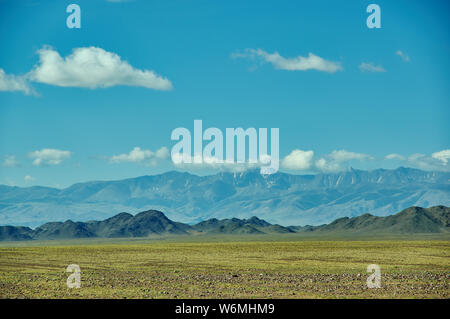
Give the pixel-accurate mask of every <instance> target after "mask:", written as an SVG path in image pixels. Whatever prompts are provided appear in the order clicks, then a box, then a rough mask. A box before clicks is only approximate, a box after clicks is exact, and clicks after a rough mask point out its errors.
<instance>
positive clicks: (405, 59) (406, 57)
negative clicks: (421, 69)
mask: <svg viewBox="0 0 450 319" xmlns="http://www.w3.org/2000/svg"><path fill="white" fill-rule="evenodd" d="M395 54H397V55H398V56H399V57H401V58H402V60H403V61H405V62H409V61H410V60H409V56H408V55H407V54H406V53H404V52H403V51H401V50H397V51H396V52H395Z"/></svg>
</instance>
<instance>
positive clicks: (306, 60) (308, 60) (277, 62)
mask: <svg viewBox="0 0 450 319" xmlns="http://www.w3.org/2000/svg"><path fill="white" fill-rule="evenodd" d="M231 56H232V58H250V59H255V58H259V59H262V61H264V62H268V63H271V64H272V65H273V66H274V67H275V69H279V70H288V71H307V70H316V71H323V72H329V73H334V72H337V71H341V70H342V69H343V68H342V66H341V63H340V62H334V61H328V60H325V59H323V58H321V57H319V56H317V55H315V54H313V53H309V54H308V56H307V57H302V56H298V57H293V58H285V57H282V56H281V55H280V54H279V53H278V52H274V53H268V52H266V51H264V50H261V49H256V50H255V49H246V50H244V52H243V53H234V54H232V55H231Z"/></svg>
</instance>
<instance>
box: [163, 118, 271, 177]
mask: <svg viewBox="0 0 450 319" xmlns="http://www.w3.org/2000/svg"><path fill="white" fill-rule="evenodd" d="M267 134H268V131H267V128H260V129H259V130H258V131H257V130H256V129H255V128H253V127H250V128H248V129H246V130H244V129H243V128H240V127H239V128H227V129H226V131H225V155H226V156H225V158H224V141H223V133H222V131H221V130H220V129H218V128H216V127H210V128H208V129H206V130H205V131H204V132H203V127H202V120H194V136H193V140H194V152H193V154H192V148H191V132H190V131H189V130H188V129H187V128H184V127H178V128H176V129H174V130H173V131H172V135H171V139H172V140H173V141H179V142H178V143H176V144H175V145H174V146H173V147H172V152H171V156H172V161H173V163H174V164H175V165H180V164H202V163H205V164H209V165H211V166H220V165H222V166H233V165H236V164H241V165H248V166H249V167H251V166H257V167H260V172H261V174H273V173H276V172H277V171H278V168H279V129H278V128H271V129H270V139H271V143H270V155H269V154H268V145H267V139H268V137H267ZM247 138H248V152H246V150H247V147H246V146H247V143H246V141H247ZM258 140H259V143H258ZM203 141H210V142H209V143H208V144H207V145H206V146H205V147H203ZM235 141H236V143H235ZM258 149H259V154H258ZM247 153H248V156H246V154H247ZM235 154H236V156H235ZM258 155H259V157H258Z"/></svg>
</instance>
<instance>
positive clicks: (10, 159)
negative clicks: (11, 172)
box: [2, 155, 20, 167]
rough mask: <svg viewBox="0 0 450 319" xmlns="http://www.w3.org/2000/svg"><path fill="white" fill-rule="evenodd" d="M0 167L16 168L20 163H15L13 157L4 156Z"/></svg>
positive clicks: (15, 160)
mask: <svg viewBox="0 0 450 319" xmlns="http://www.w3.org/2000/svg"><path fill="white" fill-rule="evenodd" d="M2 165H3V166H5V167H18V166H20V163H19V162H18V161H17V159H16V157H15V156H14V155H6V156H5V158H4V160H3V163H2Z"/></svg>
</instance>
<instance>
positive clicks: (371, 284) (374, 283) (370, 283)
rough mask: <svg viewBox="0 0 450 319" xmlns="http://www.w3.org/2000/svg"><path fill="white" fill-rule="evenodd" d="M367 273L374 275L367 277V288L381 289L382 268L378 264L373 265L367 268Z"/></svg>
mask: <svg viewBox="0 0 450 319" xmlns="http://www.w3.org/2000/svg"><path fill="white" fill-rule="evenodd" d="M367 272H368V273H372V274H371V275H370V276H369V277H367V281H366V283H367V287H368V288H371V289H372V288H381V269H380V266H378V265H376V264H371V265H369V266H367Z"/></svg>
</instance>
